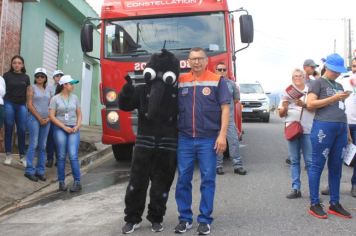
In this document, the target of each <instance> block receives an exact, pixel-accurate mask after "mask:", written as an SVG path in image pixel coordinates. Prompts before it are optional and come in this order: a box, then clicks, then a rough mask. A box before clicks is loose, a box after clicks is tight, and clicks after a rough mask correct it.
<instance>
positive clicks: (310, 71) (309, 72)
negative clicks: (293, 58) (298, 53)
mask: <svg viewBox="0 0 356 236" xmlns="http://www.w3.org/2000/svg"><path fill="white" fill-rule="evenodd" d="M316 67H319V65H318V64H316V63H315V62H314V61H313V60H312V59H306V60H305V61H304V63H303V69H304V71H305V84H306V85H308V86H309V85H310V83H311V80H312V79H314V76H313V75H314V72H315V68H316Z"/></svg>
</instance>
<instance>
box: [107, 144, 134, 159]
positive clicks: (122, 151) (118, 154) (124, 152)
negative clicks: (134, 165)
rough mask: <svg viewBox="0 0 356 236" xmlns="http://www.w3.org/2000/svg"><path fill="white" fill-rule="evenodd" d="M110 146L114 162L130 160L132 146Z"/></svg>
mask: <svg viewBox="0 0 356 236" xmlns="http://www.w3.org/2000/svg"><path fill="white" fill-rule="evenodd" d="M111 146H112V152H113V154H114V157H115V159H116V161H124V160H131V158H132V148H133V144H113V145H111Z"/></svg>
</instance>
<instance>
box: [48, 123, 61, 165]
mask: <svg viewBox="0 0 356 236" xmlns="http://www.w3.org/2000/svg"><path fill="white" fill-rule="evenodd" d="M54 126H55V124H53V123H50V128H49V132H48V137H47V145H46V152H47V160H48V161H50V160H53V156H54V153H56V158H57V159H58V157H57V151H56V145H55V143H54V137H53V128H54Z"/></svg>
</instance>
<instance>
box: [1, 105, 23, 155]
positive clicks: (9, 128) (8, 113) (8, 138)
mask: <svg viewBox="0 0 356 236" xmlns="http://www.w3.org/2000/svg"><path fill="white" fill-rule="evenodd" d="M4 110H5V112H4V113H5V120H4V123H5V152H6V153H12V132H13V129H14V124H15V123H16V129H17V140H18V147H19V154H20V155H25V134H26V133H25V132H26V121H27V120H26V119H27V108H26V105H25V104H16V103H12V102H10V101H7V100H5V101H4Z"/></svg>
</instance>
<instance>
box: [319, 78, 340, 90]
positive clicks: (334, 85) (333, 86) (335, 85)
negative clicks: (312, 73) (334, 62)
mask: <svg viewBox="0 0 356 236" xmlns="http://www.w3.org/2000/svg"><path fill="white" fill-rule="evenodd" d="M322 78H323V79H324V80H325V81H326V82H328V84H329V85H330V86H331V88H332V89H333V90H334V91H335V92H337V91H338V90H339V88H338V86H337V84H336V82H335V84H333V83H331V82H330V80H329V79H327V78H325V77H322Z"/></svg>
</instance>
